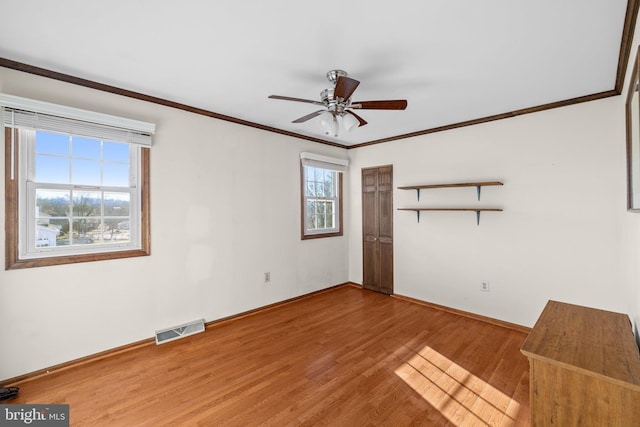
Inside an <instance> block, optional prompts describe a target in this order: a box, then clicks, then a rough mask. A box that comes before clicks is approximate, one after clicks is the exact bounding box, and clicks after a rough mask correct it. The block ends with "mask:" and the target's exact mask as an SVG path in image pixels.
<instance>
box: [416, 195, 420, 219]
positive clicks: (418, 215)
mask: <svg viewBox="0 0 640 427" xmlns="http://www.w3.org/2000/svg"><path fill="white" fill-rule="evenodd" d="M418 194H420V190H418ZM416 216H417V217H418V224H419V223H420V211H419V210H416Z"/></svg>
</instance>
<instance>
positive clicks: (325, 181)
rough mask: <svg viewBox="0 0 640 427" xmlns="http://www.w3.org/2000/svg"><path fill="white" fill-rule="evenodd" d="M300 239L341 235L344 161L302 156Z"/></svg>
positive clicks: (313, 155) (302, 154)
mask: <svg viewBox="0 0 640 427" xmlns="http://www.w3.org/2000/svg"><path fill="white" fill-rule="evenodd" d="M300 157H301V168H302V174H301V175H302V180H301V181H302V188H301V189H302V221H301V222H302V238H303V239H311V238H318V237H329V236H341V235H342V171H344V170H345V168H346V165H347V162H346V161H345V160H341V159H333V158H329V157H325V156H319V155H315V154H311V153H301V155H300Z"/></svg>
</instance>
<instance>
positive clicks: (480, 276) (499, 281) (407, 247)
mask: <svg viewBox="0 0 640 427" xmlns="http://www.w3.org/2000/svg"><path fill="white" fill-rule="evenodd" d="M620 98H621V97H614V98H607V99H604V100H599V101H595V102H589V103H583V104H578V105H574V106H570V107H565V108H560V109H554V110H549V111H544V112H540V113H535V114H529V115H524V116H520V117H517V118H511V119H507V120H500V121H495V122H490V123H485V124H482V125H477V126H472V127H465V128H460V129H456V130H451V131H447V132H441V133H434V134H430V135H424V136H420V137H415V138H411V139H407V140H402V141H396V142H392V143H387V144H379V145H373V146H368V147H363V148H359V149H355V150H352V151H350V152H349V154H350V156H351V161H352V163H351V167H350V176H351V179H350V182H351V190H350V192H351V194H352V197H351V199H350V203H351V205H350V209H349V210H350V212H351V218H350V226H349V230H350V234H349V257H350V264H349V279H350V280H352V281H354V282H358V283H361V282H362V245H361V243H360V239H361V218H360V211H361V203H360V198H359V197H357V195H358V194H359V192H360V185H361V179H360V169H361V168H363V167H370V166H376V165H384V164H393V167H394V187H398V186H407V185H413V184H429V183H447V182H469V181H502V182H504V186H502V187H484V188H483V189H482V199H481V201H480V202H478V201H477V198H476V190H475V188H466V189H464V188H462V189H438V190H427V191H422V193H421V201H420V205H423V206H434V207H443V206H454V207H467V206H470V207H473V206H487V207H501V208H504V212H501V213H484V214H482V215H481V220H480V225H479V226H477V225H476V220H475V213H453V212H449V213H423V214H422V216H421V220H420V223H417V222H416V215H415V213H413V212H401V211H397V210H396V211H395V213H394V257H395V293H397V294H401V295H406V296H410V297H414V298H418V299H421V300H425V301H430V302H433V303H437V304H442V305H445V306H449V307H454V308H457V309H461V310H466V311H469V312H473V313H477V314H481V315H485V316H489V317H493V318H497V319H501V320H505V321H508V322H513V323H517V324H521V325H526V326H532V325H533V323H535V320H536V319H537V317H538V315H539V314H540V312H541V310H542V308H543V307H544V304H545V303H546V302H547V300H549V299H554V300H559V301H566V302H570V303H575V304H581V305H587V306H594V307H599V308H603V309H608V310H614V311H623V312H628V310H629V307H628V306H627V303H626V301H625V298H626V297H627V296H628V295H627V294H628V292H629V289H628V288H626V287H625V280H626V276H625V273H624V272H623V265H624V260H625V259H626V258H625V257H626V253H625V252H624V247H623V245H622V244H621V239H622V238H623V232H624V227H625V225H624V223H625V217H626V216H627V215H628V214H627V213H626V199H625V194H626V193H625V191H626V190H625V163H624V162H625V151H624V150H625V149H624V147H625V146H624V119H623V116H622V112H621V102H622V101H621V100H620ZM416 205H417V202H416V195H415V191H402V190H397V189H396V190H395V192H394V208H399V207H412V206H416ZM483 280H488V281H489V282H490V287H491V291H490V292H488V293H485V292H480V283H481V281H483ZM636 286H637V285H636Z"/></svg>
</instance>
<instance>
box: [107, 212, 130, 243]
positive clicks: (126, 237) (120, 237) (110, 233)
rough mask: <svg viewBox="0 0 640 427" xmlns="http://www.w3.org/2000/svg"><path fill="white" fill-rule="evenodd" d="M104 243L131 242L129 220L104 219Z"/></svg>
mask: <svg viewBox="0 0 640 427" xmlns="http://www.w3.org/2000/svg"><path fill="white" fill-rule="evenodd" d="M102 239H103V241H104V243H129V241H130V234H129V220H128V219H122V218H121V219H118V218H110V219H105V220H104V233H103V234H102Z"/></svg>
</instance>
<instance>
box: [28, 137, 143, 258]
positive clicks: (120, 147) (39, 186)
mask: <svg viewBox="0 0 640 427" xmlns="http://www.w3.org/2000/svg"><path fill="white" fill-rule="evenodd" d="M31 159H33V162H34V166H35V167H33V168H32V170H33V175H34V176H33V180H32V184H30V185H31V186H32V187H33V191H31V192H30V197H31V198H32V199H31V200H33V201H34V202H35V227H36V233H35V239H36V241H35V246H36V247H40V248H42V247H51V246H70V245H71V246H74V245H91V244H104V243H128V242H129V241H130V234H129V231H130V223H131V222H130V219H131V218H130V215H131V197H132V195H131V189H130V188H129V163H130V155H129V145H128V144H123V143H117V142H109V141H101V140H96V139H89V138H82V137H75V136H71V135H64V134H57V133H51V132H42V131H37V132H36V138H35V153H34V156H32V157H31Z"/></svg>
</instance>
